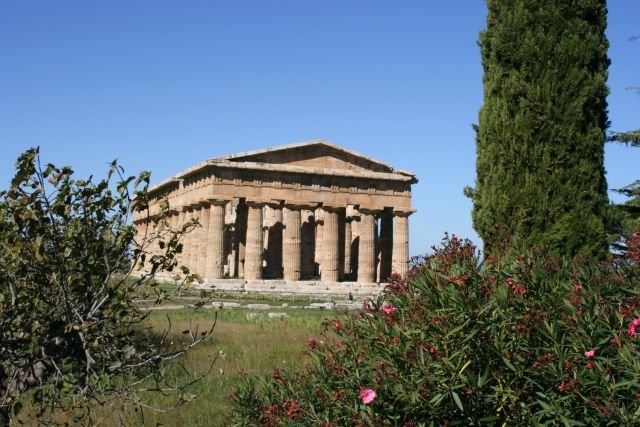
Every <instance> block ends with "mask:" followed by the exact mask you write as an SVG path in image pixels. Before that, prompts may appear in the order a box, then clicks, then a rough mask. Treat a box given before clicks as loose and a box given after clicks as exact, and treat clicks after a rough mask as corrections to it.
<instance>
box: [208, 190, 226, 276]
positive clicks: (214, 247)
mask: <svg viewBox="0 0 640 427" xmlns="http://www.w3.org/2000/svg"><path fill="white" fill-rule="evenodd" d="M227 202H228V201H227V200H216V199H210V200H209V224H208V227H207V243H206V265H205V273H204V275H205V277H206V278H207V279H223V278H224V214H225V205H226V204H227Z"/></svg>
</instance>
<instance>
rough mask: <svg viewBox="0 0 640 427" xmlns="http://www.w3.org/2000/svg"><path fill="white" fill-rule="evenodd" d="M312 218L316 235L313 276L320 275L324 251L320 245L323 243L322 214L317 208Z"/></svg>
mask: <svg viewBox="0 0 640 427" xmlns="http://www.w3.org/2000/svg"><path fill="white" fill-rule="evenodd" d="M314 218H315V221H316V234H315V242H316V244H315V248H314V262H315V266H314V275H316V274H322V261H324V259H323V258H324V250H323V249H322V245H323V243H324V238H323V230H324V212H323V210H322V209H320V208H318V209H316V210H315V212H314Z"/></svg>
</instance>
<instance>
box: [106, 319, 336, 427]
mask: <svg viewBox="0 0 640 427" xmlns="http://www.w3.org/2000/svg"><path fill="white" fill-rule="evenodd" d="M277 311H278V312H287V313H288V314H289V317H287V318H284V319H268V318H267V312H266V311H265V312H260V311H248V310H219V311H217V313H218V323H217V325H216V327H215V330H214V333H213V340H212V341H211V342H206V343H204V344H201V345H199V346H198V347H196V348H194V349H193V350H192V351H191V352H189V354H188V355H187V356H186V358H185V363H184V365H185V367H186V369H187V371H188V372H189V375H188V374H186V373H185V372H184V371H182V370H180V369H179V368H178V364H175V363H174V364H172V365H170V366H169V370H170V372H171V376H175V378H180V379H182V380H185V379H188V378H189V377H195V376H197V375H198V373H202V372H206V371H207V369H208V368H209V366H210V363H211V361H212V360H213V358H215V356H216V354H218V352H219V351H222V352H224V358H223V359H221V358H219V359H218V361H217V362H216V363H215V365H214V367H213V370H212V371H211V372H210V373H209V375H208V376H207V377H206V378H204V379H203V380H201V381H200V382H198V383H196V384H195V385H194V386H193V387H192V389H191V390H190V392H189V394H191V393H192V394H194V395H196V396H197V397H196V398H195V399H194V400H193V401H190V402H188V403H186V404H184V405H183V406H181V407H179V408H178V409H177V410H175V411H173V412H169V413H166V414H161V413H155V412H153V411H151V410H148V409H147V410H145V411H144V425H157V424H158V423H159V424H161V425H167V426H173V425H189V426H218V425H219V426H223V425H228V424H229V419H228V416H229V413H230V409H231V403H230V401H229V395H230V394H231V393H232V391H233V389H234V386H235V385H236V384H237V383H238V381H239V380H240V378H241V375H242V374H241V372H244V373H247V374H249V375H253V374H261V373H270V372H272V371H273V370H274V369H276V368H285V369H290V368H298V367H301V366H302V364H303V362H304V360H303V358H302V355H301V352H302V351H304V350H305V349H306V346H307V339H308V337H309V336H318V334H319V333H320V332H321V322H322V319H323V318H324V317H329V318H332V317H335V316H344V314H341V313H339V312H332V311H329V312H327V311H320V310H300V309H297V310H287V309H280V308H279V309H278V310H277ZM189 313H190V311H189V310H173V311H171V312H169V313H167V312H154V313H152V314H151V315H150V316H149V319H148V321H149V323H150V325H151V326H152V327H153V328H154V330H157V331H162V330H163V329H165V328H166V327H167V325H168V323H167V320H166V315H167V314H169V315H170V317H171V323H172V328H171V332H170V335H169V337H170V340H173V342H174V344H178V343H180V342H184V341H185V340H186V335H183V334H182V333H181V331H183V330H185V329H188V328H189V324H191V326H192V327H193V328H195V327H196V325H197V326H198V327H199V329H200V330H201V331H202V330H203V329H206V328H210V327H211V325H212V322H213V320H214V318H215V313H216V311H214V310H202V311H200V312H198V314H195V315H190V314H189ZM250 313H253V315H256V316H258V318H256V319H250V318H248V315H249V314H250ZM171 402H172V399H171V398H162V396H160V395H159V394H158V393H153V394H152V395H150V396H148V403H150V404H152V405H154V406H158V407H163V406H164V407H166V406H170V405H171ZM119 406H120V405H118V404H114V405H109V406H107V407H99V408H96V410H95V411H94V415H95V418H94V420H95V421H96V424H97V425H102V426H112V425H119V424H120V423H121V420H124V425H131V426H134V425H141V424H142V419H141V417H140V414H139V412H136V411H134V410H133V409H124V410H123V409H121V408H119Z"/></svg>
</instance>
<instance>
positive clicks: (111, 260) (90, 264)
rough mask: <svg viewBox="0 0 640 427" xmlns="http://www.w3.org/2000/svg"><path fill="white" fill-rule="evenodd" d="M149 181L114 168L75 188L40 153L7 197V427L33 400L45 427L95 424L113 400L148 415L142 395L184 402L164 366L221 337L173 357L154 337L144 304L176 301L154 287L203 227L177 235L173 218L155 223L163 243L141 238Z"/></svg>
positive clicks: (2, 305) (21, 170)
mask: <svg viewBox="0 0 640 427" xmlns="http://www.w3.org/2000/svg"><path fill="white" fill-rule="evenodd" d="M148 178H149V175H148V174H146V173H143V174H141V176H140V177H138V178H137V179H136V177H133V176H130V177H127V176H124V175H123V169H122V168H121V167H120V166H118V165H117V164H116V163H115V162H114V163H112V165H111V168H110V170H109V173H108V175H107V178H105V179H102V180H97V181H94V180H93V179H92V178H89V179H86V180H83V179H75V178H74V176H73V170H72V169H71V168H69V167H63V168H58V167H56V166H54V165H51V164H47V165H41V164H40V160H39V155H38V150H37V149H32V150H29V151H27V152H25V153H24V154H22V155H21V156H20V158H19V159H18V162H17V170H16V174H15V177H14V178H13V180H12V183H11V186H10V188H9V189H8V190H6V191H2V192H0V425H4V424H6V423H8V422H9V421H10V418H12V417H13V416H16V415H19V413H20V409H21V408H22V407H23V404H24V403H26V402H25V401H28V400H29V399H28V398H30V399H31V403H32V408H34V409H33V410H32V413H31V415H30V416H29V418H30V419H32V420H34V419H37V422H38V423H46V424H48V423H57V422H63V421H62V420H56V419H55V414H56V413H58V412H60V410H61V409H62V410H64V411H65V413H66V414H67V417H66V419H65V420H64V422H65V423H67V422H70V423H73V424H77V423H81V422H82V423H85V422H86V423H90V422H91V418H90V417H89V411H90V408H91V407H92V405H95V404H104V403H106V402H108V401H111V400H113V399H114V398H119V399H121V400H126V401H128V402H132V403H133V405H134V406H136V407H137V408H139V407H143V406H144V401H143V399H142V397H141V394H140V392H141V390H148V389H152V390H157V391H163V392H165V393H169V392H175V395H176V400H177V401H178V402H180V401H182V400H183V397H182V391H183V387H182V386H181V385H176V384H166V383H165V378H164V375H163V369H164V365H163V363H162V362H163V361H165V360H168V359H174V358H177V357H179V356H181V355H182V354H183V353H184V351H186V349H188V348H189V347H191V346H193V345H195V344H197V343H198V342H200V341H201V340H203V339H206V338H208V337H209V335H210V331H205V332H204V333H203V334H202V335H198V336H195V335H193V334H191V335H189V336H190V338H191V339H190V340H189V343H188V344H187V345H185V346H183V347H181V348H168V346H167V345H166V343H165V341H164V338H165V336H163V335H153V334H150V333H148V331H147V330H145V328H144V325H143V321H144V319H145V318H146V316H147V315H148V312H145V311H142V310H141V309H140V308H139V305H138V304H136V302H135V300H134V299H135V298H136V297H137V296H139V295H140V294H141V293H142V291H145V292H149V293H150V294H151V295H150V296H151V297H153V298H155V300H156V302H160V301H162V300H163V299H164V298H166V297H167V296H168V292H166V291H164V290H163V289H161V288H160V287H159V286H157V284H156V283H155V282H154V281H153V280H152V279H153V277H154V276H155V275H156V273H159V272H168V271H172V270H173V269H174V268H176V266H177V261H176V254H177V253H179V252H180V250H181V243H180V238H181V236H182V235H183V234H184V233H185V232H187V231H189V230H190V229H192V228H193V227H194V226H195V225H196V224H192V223H190V224H187V225H185V227H184V228H183V229H182V230H173V231H172V230H169V229H168V227H167V225H166V212H167V209H164V210H163V211H162V212H161V214H160V215H159V216H158V217H156V218H153V221H154V222H155V223H156V229H157V230H159V231H158V234H153V235H152V234H151V233H149V235H148V236H146V239H144V241H143V240H141V238H140V236H138V237H137V238H136V231H135V228H134V226H133V225H131V224H130V215H131V214H132V212H133V211H134V209H135V210H139V211H141V212H142V213H144V212H148V209H147V200H148V196H147V185H148ZM144 264H146V265H147V266H149V268H148V269H146V270H145V271H146V272H143V271H142V270H141V267H142V265H144ZM185 273H187V272H186V271H185ZM185 277H187V279H191V277H190V276H188V275H185ZM186 332H189V331H186ZM145 378H146V379H148V381H144V379H145Z"/></svg>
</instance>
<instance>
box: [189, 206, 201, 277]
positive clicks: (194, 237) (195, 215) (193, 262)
mask: <svg viewBox="0 0 640 427" xmlns="http://www.w3.org/2000/svg"><path fill="white" fill-rule="evenodd" d="M191 218H192V219H195V220H198V223H199V224H198V225H197V226H196V227H195V228H194V229H193V231H192V232H191V233H190V235H191V236H190V238H189V244H190V246H191V248H190V249H189V270H190V271H191V273H195V274H198V255H199V249H198V248H199V246H200V230H202V223H200V207H199V206H197V205H195V206H192V207H191Z"/></svg>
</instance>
